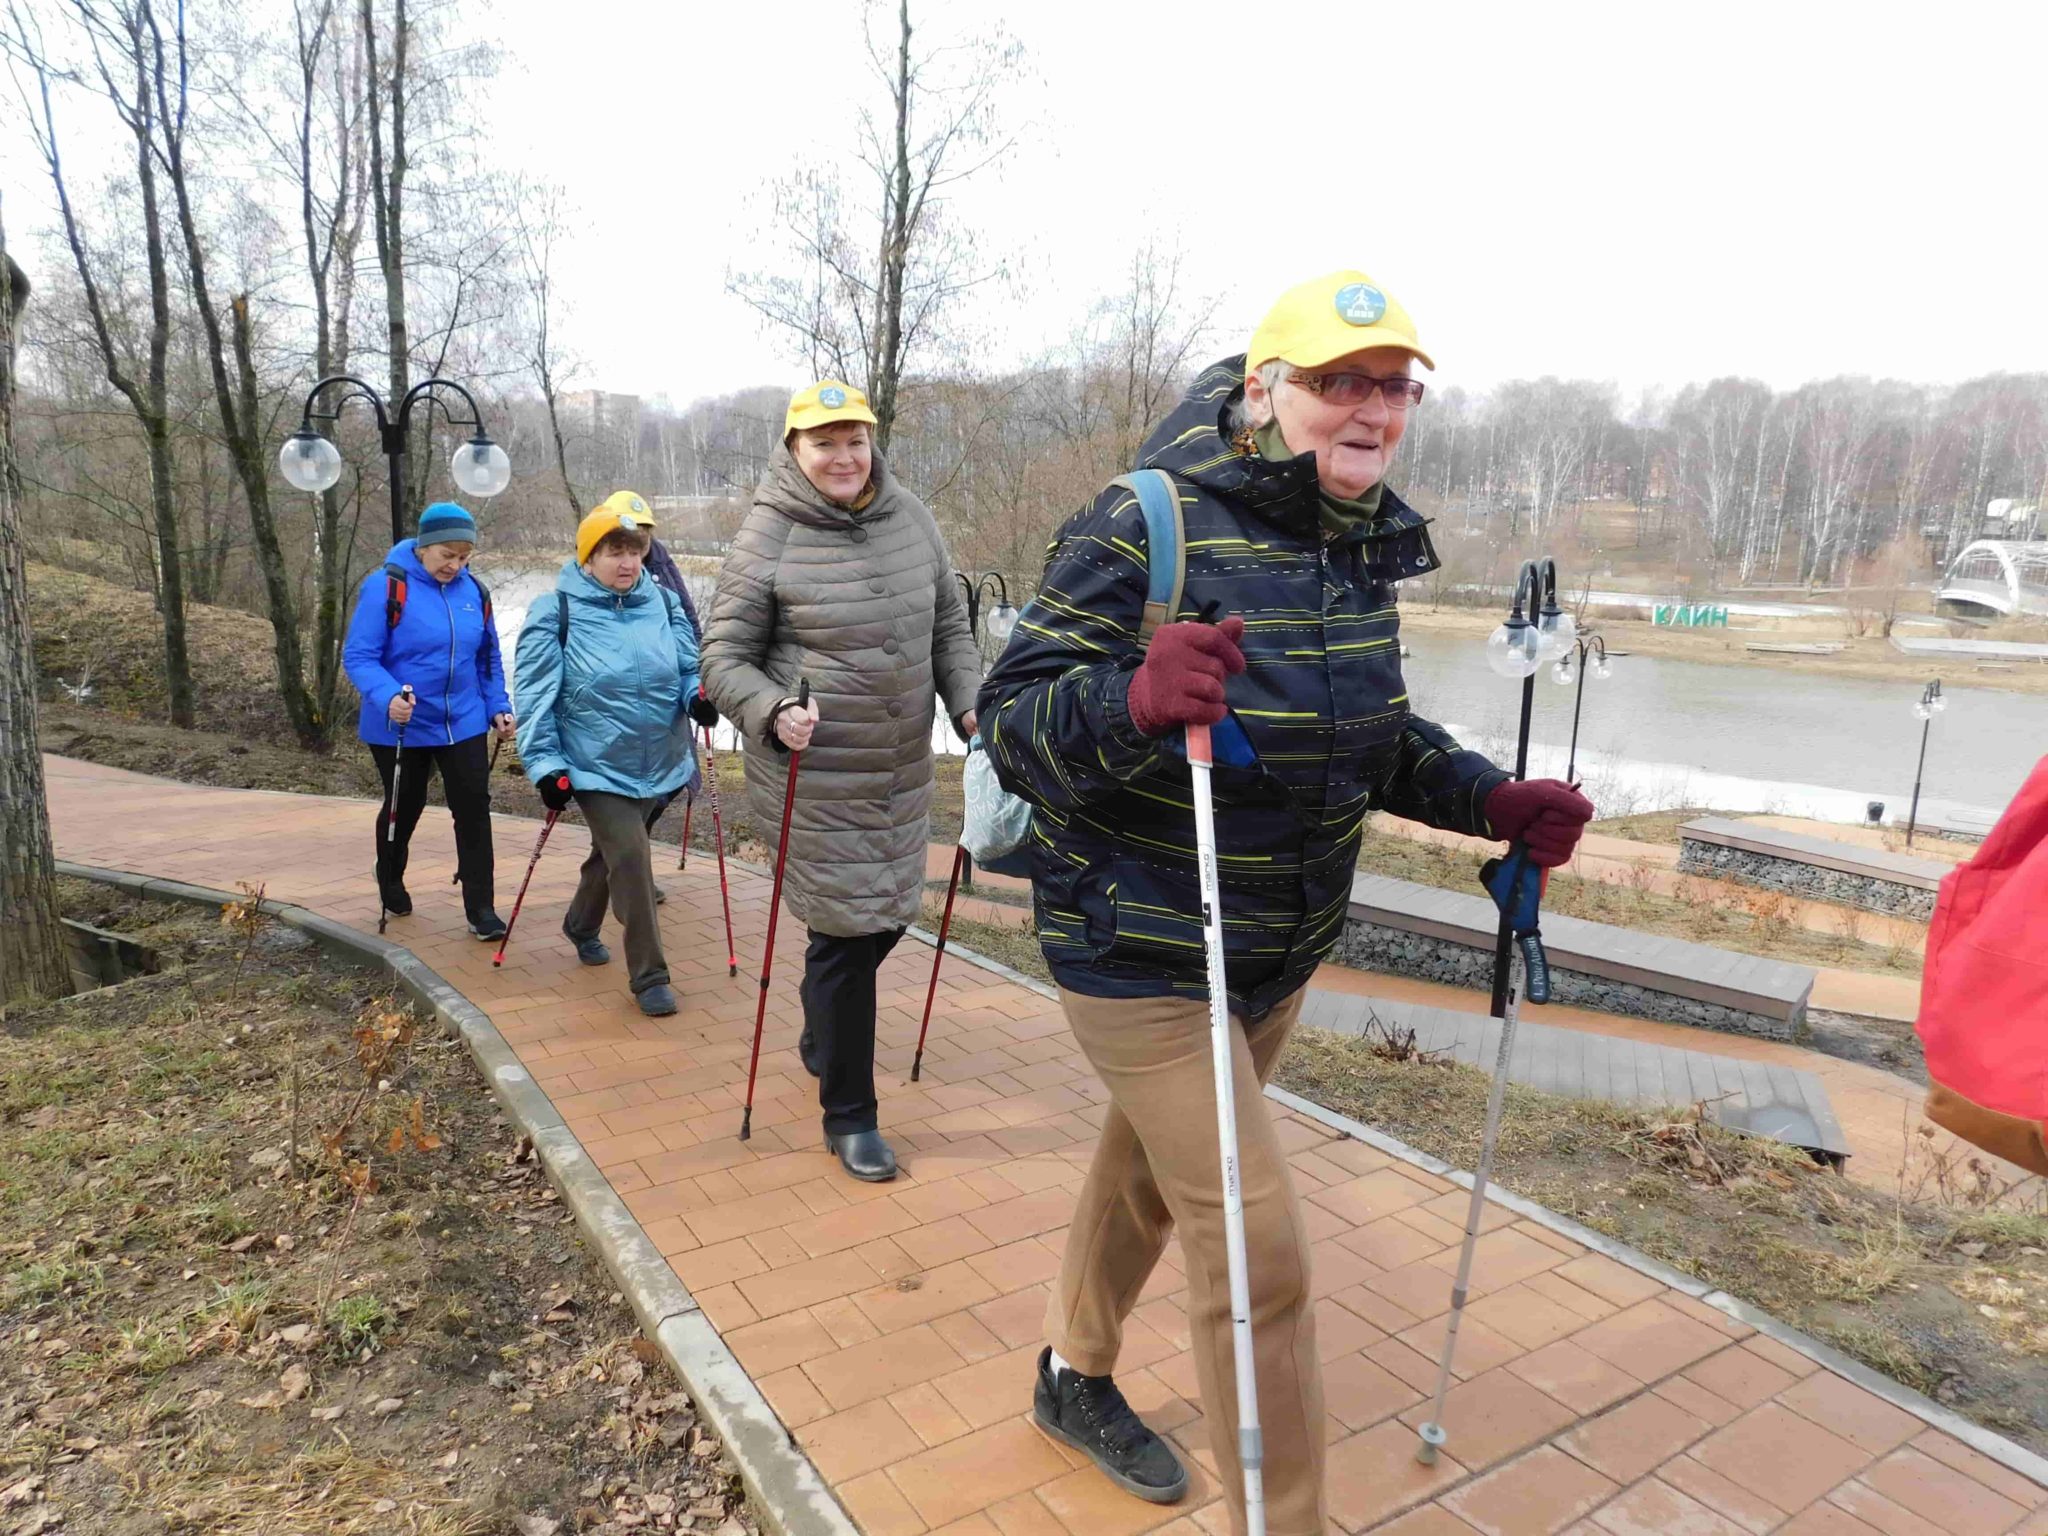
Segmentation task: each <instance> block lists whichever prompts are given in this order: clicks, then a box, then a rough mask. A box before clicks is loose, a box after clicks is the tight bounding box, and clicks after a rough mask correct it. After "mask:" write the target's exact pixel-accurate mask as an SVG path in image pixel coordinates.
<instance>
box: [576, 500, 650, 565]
mask: <svg viewBox="0 0 2048 1536" xmlns="http://www.w3.org/2000/svg"><path fill="white" fill-rule="evenodd" d="M622 528H623V529H624V530H625V531H626V532H628V533H633V532H636V531H637V532H640V533H645V534H650V535H651V534H652V533H653V532H654V511H653V509H652V508H651V507H649V506H648V505H647V501H646V498H645V497H643V496H641V495H640V494H639V493H638V492H637V491H613V492H612V493H611V495H609V496H607V497H605V499H604V500H603V501H601V502H599V503H598V504H597V505H596V506H595V507H593V508H591V509H590V515H589V516H588V517H586V518H584V519H583V521H582V522H580V523H578V524H577V525H576V563H577V564H578V565H587V564H589V563H590V552H591V551H592V550H594V549H596V548H597V546H598V544H599V543H600V542H602V540H603V539H604V536H605V535H606V534H608V533H617V532H618V531H619V530H620V529H622Z"/></svg>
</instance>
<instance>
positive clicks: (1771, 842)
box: [1678, 816, 1954, 922]
mask: <svg viewBox="0 0 2048 1536" xmlns="http://www.w3.org/2000/svg"><path fill="white" fill-rule="evenodd" d="M1678 848H1679V854H1678V867H1679V869H1680V870H1681V871H1682V872H1683V873H1685V874H1689V875H1712V876H1716V877H1718V878H1721V879H1725V880H1737V881H1740V882H1741V883H1742V884H1744V885H1755V886H1762V887H1765V888H1767V889H1769V890H1774V891H1784V892H1786V893H1787V894H1788V895H1792V896H1803V897H1806V898H1809V899H1811V900H1814V901H1830V902H1835V903H1837V904H1839V905H1841V906H1848V907H1860V908H1862V909H1863V910H1864V911H1866V912H1882V913H1884V914H1886V915H1887V916H1891V917H1910V918H1915V919H1917V920H1919V921H1920V922H1925V921H1927V919H1929V918H1930V917H1932V916H1933V915H1934V896H1935V891H1936V888H1937V887H1939V886H1940V884H1941V877H1942V876H1943V875H1945V874H1947V873H1948V872H1949V870H1950V869H1952V868H1953V867H1954V866H1953V865H1950V864H1944V863H1941V862H1939V861H1937V860H1934V859H1916V858H1914V857H1912V856H1911V855H1910V854H1904V853H1890V852H1887V851H1886V850H1885V849H1882V848H1864V847H1861V846H1859V845H1857V844H1854V843H1840V842H1835V841H1833V840H1831V839H1829V838H1825V837H1809V836H1807V835H1806V834H1804V833H1801V832H1783V831H1780V830H1779V829H1777V828H1776V827H1763V826H1758V825H1756V824H1755V823H1754V822H1747V821H1731V820H1728V819H1727V818H1725V817H1721V816H1702V817H1699V818H1698V819H1697V820H1694V821H1688V822H1687V823H1686V824H1685V825H1684V826H1682V827H1680V828H1679V829H1678Z"/></svg>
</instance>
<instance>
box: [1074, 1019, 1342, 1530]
mask: <svg viewBox="0 0 2048 1536" xmlns="http://www.w3.org/2000/svg"><path fill="white" fill-rule="evenodd" d="M1304 995H1305V994H1304V993H1303V992H1296V993H1295V994H1294V995H1293V996H1292V997H1290V998H1288V999H1287V1000H1286V1001H1285V1002H1283V1003H1280V1004H1278V1005H1277V1006H1276V1007H1275V1008H1274V1009H1273V1010H1272V1012H1271V1013H1269V1014H1267V1016H1266V1017H1265V1018H1264V1019H1263V1020H1261V1021H1260V1022H1259V1023H1258V1024H1255V1025H1252V1026H1250V1027H1249V1028H1248V1029H1247V1028H1245V1027H1242V1021H1241V1020H1233V1023H1234V1024H1237V1025H1239V1026H1240V1027H1237V1028H1233V1029H1232V1030H1231V1040H1232V1046H1233V1054H1234V1057H1235V1060H1236V1066H1237V1074H1236V1100H1237V1136H1238V1146H1239V1168H1240V1173H1241V1177H1242V1180H1243V1187H1244V1224H1245V1251H1246V1258H1247V1267H1248V1269H1249V1271H1250V1281H1251V1304H1252V1306H1251V1316H1252V1340H1253V1352H1254V1359H1255V1360H1256V1362H1257V1370H1258V1388H1259V1423H1260V1427H1261V1429H1262V1431H1263V1433H1264V1436H1265V1449H1266V1464H1265V1480H1266V1521H1267V1530H1268V1531H1269V1532H1271V1533H1272V1536H1322V1533H1323V1530H1324V1525H1325V1519H1326V1516H1325V1511H1324V1504H1323V1436H1324V1421H1323V1378H1322V1368H1321V1364H1320V1362H1319V1360H1318V1358H1317V1355H1316V1327H1315V1309H1314V1306H1313V1304H1312V1298H1311V1296H1310V1292H1309V1246H1308V1229H1307V1228H1306V1226H1304V1224H1303V1222H1302V1215H1301V1204H1300V1202H1299V1201H1298V1200H1297V1199H1296V1198H1295V1193H1294V1180H1293V1177H1292V1175H1291V1174H1290V1173H1289V1171H1288V1167H1287V1159H1286V1156H1285V1154H1284V1153H1283V1152H1282V1151H1281V1148H1280V1141H1279V1137H1278V1136H1277V1135H1276V1134H1275V1132H1274V1129H1273V1120H1272V1116H1271V1115H1270V1114H1269V1113H1268V1110H1267V1101H1266V1097H1265V1095H1264V1094H1263V1093H1262V1092H1261V1091H1260V1088H1261V1085H1262V1084H1263V1083H1264V1082H1265V1079H1266V1077H1267V1075H1268V1074H1269V1073H1270V1072H1271V1071H1272V1069H1273V1064H1274V1062H1276V1061H1277V1060H1278V1059H1279V1056H1280V1050H1281V1047H1282V1046H1283V1045H1285V1044H1286V1042H1287V1036H1288V1034H1289V1032H1290V1031H1291V1030H1292V1029H1293V1028H1294V1021H1295V1019H1296V1017H1297V1016H1298V1015H1299V1014H1300V1012H1301V1005H1302V1001H1303V997H1304ZM1060 1004H1061V1006H1062V1007H1063V1008H1064V1009H1065V1010H1066V1015H1067V1022H1068V1023H1069V1024H1070V1025H1071V1026H1072V1027H1073V1031H1074V1038H1075V1039H1076V1040H1078V1041H1079V1042H1080V1045H1081V1050H1082V1051H1083V1053H1085V1054H1086V1056H1087V1057H1088V1060H1089V1061H1090V1062H1091V1063H1092V1064H1093V1065H1094V1068H1095V1071H1096V1075H1097V1076H1099V1077H1100V1078H1101V1079H1102V1082H1103V1085H1104V1086H1105V1087H1107V1088H1108V1089H1109V1093H1110V1107H1109V1114H1108V1118H1107V1119H1105V1120H1104V1121H1103V1125H1102V1137H1101V1140H1100V1141H1098V1142H1097V1143H1096V1148H1095V1159H1094V1161H1093V1162H1092V1163H1091V1164H1090V1165H1089V1169H1088V1178H1087V1182H1086V1183H1084V1184H1083V1185H1082V1187H1081V1196H1080V1202H1079V1204H1078V1206H1077V1207H1076V1209H1075V1211H1074V1219H1073V1223H1072V1225H1071V1226H1070V1227H1069V1228H1068V1229H1067V1249H1066V1257H1065V1260H1064V1262H1063V1263H1062V1265H1061V1268H1060V1278H1059V1286H1058V1289H1056V1290H1055V1291H1054V1292H1053V1295H1052V1299H1051V1303H1050V1305H1049V1306H1048V1307H1047V1309H1046V1337H1047V1340H1048V1341H1049V1342H1050V1343H1051V1345H1052V1347H1053V1348H1054V1349H1055V1350H1057V1351H1058V1352H1059V1354H1060V1356H1061V1357H1062V1358H1063V1359H1065V1360H1066V1362H1067V1363H1068V1364H1069V1365H1071V1366H1072V1367H1073V1368H1074V1369H1075V1370H1077V1371H1079V1372H1081V1373H1082V1374H1083V1375H1086V1376H1101V1375H1107V1374H1110V1373H1111V1372H1113V1371H1114V1369H1115V1367H1116V1357H1117V1349H1118V1346H1119V1345H1120V1344H1121V1343H1122V1342H1123V1321H1124V1319H1125V1318H1126V1317H1128V1316H1129V1315H1130V1311H1131V1308H1132V1307H1133V1306H1135V1305H1136V1304H1137V1300H1138V1293H1139V1292H1140V1291H1141V1290H1143V1289H1144V1286H1145V1281H1146V1280H1147V1278H1148V1277H1149V1276H1150V1275H1151V1273H1152V1269H1153V1266H1154V1265H1155V1264H1157V1263H1158V1262H1159V1256H1160V1254H1161V1253H1162V1252H1164V1251H1165V1248H1166V1241H1167V1238H1168V1237H1169V1236H1170V1235H1171V1234H1172V1233H1173V1231H1174V1230H1175V1229H1176V1228H1178V1229H1179V1232H1180V1242H1181V1252H1182V1254H1183V1256H1184V1257H1185V1258H1186V1261H1187V1277H1188V1303H1187V1305H1188V1331H1189V1333H1190V1334H1191V1335H1192V1337H1193V1340H1194V1356H1195V1374H1196V1378H1197V1380H1198V1381H1199V1382H1200V1383H1201V1389H1202V1412H1203V1414H1204V1416H1205V1417H1206V1418H1207V1420H1208V1425H1209V1443H1210V1448H1211V1449H1212V1450H1213V1451H1214V1452H1215V1456H1216V1463H1217V1465H1218V1466H1219V1467H1220V1468H1221V1469H1222V1472H1223V1491H1224V1496H1225V1499H1226V1501H1227V1503H1228V1505H1229V1508H1230V1521H1231V1529H1232V1530H1233V1531H1235V1532H1238V1533H1240V1536H1242V1532H1243V1531H1244V1529H1245V1523H1244V1478H1243V1474H1242V1471H1241V1470H1240V1468H1239V1466H1238V1460H1237V1375H1236V1367H1235V1355H1234V1353H1233V1351H1234V1349H1235V1346H1234V1344H1233V1342H1232V1338H1231V1321H1230V1270H1229V1261H1228V1258H1227V1256H1226V1253H1225V1250H1224V1242H1223V1175H1222V1154H1221V1152H1220V1151H1219V1149H1218V1146H1217V1139H1216V1072H1215V1066H1214V1064H1213V1062H1212V1060H1211V1057H1210V1042H1209V1005H1208V1004H1207V1003H1206V1002H1191V1001H1188V1000H1186V999H1183V998H1174V997H1148V998H1140V999H1137V1000H1135V1001H1134V1000H1132V999H1129V998H1100V997H1083V996H1081V995H1080V994H1078V993H1074V992H1069V991H1066V990H1065V989H1064V988H1063V989H1062V990H1061V992H1060Z"/></svg>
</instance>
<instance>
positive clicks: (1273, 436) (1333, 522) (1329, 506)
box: [1252, 418, 1380, 535]
mask: <svg viewBox="0 0 2048 1536" xmlns="http://www.w3.org/2000/svg"><path fill="white" fill-rule="evenodd" d="M1252 441H1253V443H1255V444H1256V445H1257V446H1258V450H1259V457H1260V458H1262V459H1267V460H1270V461H1271V462H1272V463H1275V464H1284V463H1286V462H1287V461H1288V460H1289V459H1291V458H1294V457H1296V454H1295V452H1294V450H1293V449H1291V448H1289V447H1288V446H1287V439H1286V438H1285V437H1283V436H1281V433H1280V422H1279V420H1278V419H1277V418H1276V419H1274V420H1272V421H1269V422H1267V423H1266V424H1265V425H1264V426H1263V427H1259V428H1256V429H1255V430H1254V431H1253V432H1252ZM1317 494H1318V495H1319V496H1320V498H1321V500H1322V506H1321V508H1320V512H1321V516H1322V522H1323V527H1324V529H1325V530H1326V531H1328V532H1330V533H1334V534H1339V535H1342V534H1346V533H1349V532H1351V531H1352V529H1354V528H1356V527H1358V526H1359V524H1361V523H1364V524H1367V525H1368V526H1369V525H1370V524H1371V523H1372V522H1373V520H1374V519H1376V518H1377V517H1378V516H1379V515H1380V487H1379V486H1377V485H1375V486H1372V487H1370V488H1368V489H1367V491H1366V493H1365V494H1364V495H1363V496H1360V497H1358V498H1357V499H1356V500H1355V501H1345V500H1344V499H1342V498H1341V497H1337V496H1332V495H1331V494H1330V493H1329V492H1328V491H1322V490H1319V491H1318V493H1317Z"/></svg>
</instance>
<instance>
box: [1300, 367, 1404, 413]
mask: <svg viewBox="0 0 2048 1536" xmlns="http://www.w3.org/2000/svg"><path fill="white" fill-rule="evenodd" d="M1287 377H1288V380H1289V382H1291V383H1294V384H1299V385H1300V386H1301V387H1302V388H1303V389H1305V390H1307V391H1308V392H1309V393H1310V394H1312V395H1321V396H1322V397H1323V398H1324V399H1325V400H1327V401H1329V402H1330V403H1331V404H1332V405H1363V404H1364V403H1365V402H1366V400H1368V399H1369V398H1371V395H1372V392H1373V391H1374V390H1378V391H1379V392H1380V397H1381V398H1382V399H1384V400H1385V401H1386V402H1387V409H1388V410H1390V411H1405V410H1407V409H1408V407H1409V406H1411V405H1415V404H1418V403H1419V402H1420V401H1421V399H1422V380H1420V379H1411V378H1409V377H1407V376H1406V375H1405V374H1397V375H1396V376H1395V377H1393V378H1391V379H1376V378H1374V377H1373V376H1372V375H1371V374H1369V373H1308V372H1305V371H1303V370H1300V369H1296V370H1295V371H1294V372H1292V373H1290V374H1288V376H1287Z"/></svg>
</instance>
